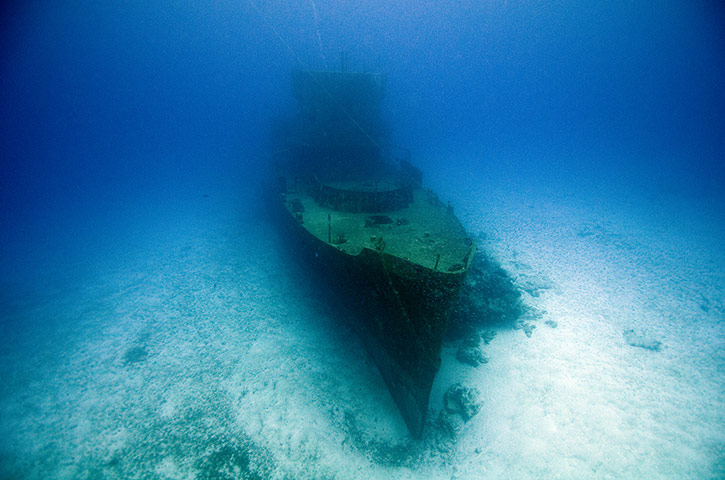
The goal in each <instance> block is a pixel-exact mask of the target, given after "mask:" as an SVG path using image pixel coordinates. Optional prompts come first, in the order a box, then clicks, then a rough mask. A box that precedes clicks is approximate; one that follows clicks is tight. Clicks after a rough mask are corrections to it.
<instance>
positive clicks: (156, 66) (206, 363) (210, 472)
mask: <svg viewBox="0 0 725 480" xmlns="http://www.w3.org/2000/svg"><path fill="white" fill-rule="evenodd" d="M595 3H596V4H592V2H575V1H561V2H534V1H510V2H474V1H469V0H457V1H447V0H446V1H427V0H425V1H421V2H415V3H414V4H411V2H403V1H398V0H395V1H388V2H382V1H380V0H373V1H370V2H351V1H346V0H343V1H336V2H329V1H325V0H316V1H315V0H308V1H301V2H297V3H292V2H289V1H281V2H256V1H255V0H241V1H238V2H214V3H213V4H211V5H202V4H199V5H197V4H195V3H194V2H153V3H152V4H150V5H149V4H146V3H145V2H73V3H68V4H66V3H62V2H50V3H47V2H46V3H45V4H42V3H37V2H10V3H7V2H6V4H4V5H3V8H2V10H1V15H2V16H1V17H0V22H2V23H1V24H0V52H1V53H2V60H1V61H0V91H2V95H0V113H2V115H0V125H1V127H0V152H1V153H0V155H1V156H0V159H2V161H1V166H0V478H340V479H343V478H345V479H346V478H446V479H448V478H460V479H468V478H502V477H509V478H554V477H557V478H722V477H723V476H725V454H724V452H725V436H724V435H723V433H722V432H723V431H725V428H723V426H724V425H725V394H724V393H723V392H725V354H723V352H724V351H725V348H724V347H725V322H724V321H725V294H724V293H723V292H725V273H724V272H725V249H724V248H723V245H725V214H723V212H725V80H724V79H725V28H724V27H725V12H724V11H723V9H722V7H720V6H719V5H718V4H717V2H706V1H705V2H678V1H663V2H657V4H649V3H648V2H624V1H622V2H595ZM341 52H347V57H348V59H349V68H351V69H354V70H364V71H376V72H382V73H384V74H385V75H386V96H385V103H384V115H385V118H386V119H387V121H388V123H389V124H390V126H391V127H392V128H391V130H392V132H393V135H394V138H393V140H394V141H395V143H397V144H400V145H403V146H405V147H407V148H409V149H410V150H411V153H412V158H413V162H414V163H415V164H417V165H418V166H419V167H420V168H421V169H422V170H423V171H424V183H426V185H427V186H430V187H433V188H434V189H435V190H436V191H437V192H438V193H439V194H440V196H441V198H443V199H445V200H450V201H452V202H453V204H454V205H455V211H456V214H457V215H458V216H459V218H460V219H461V220H462V222H463V223H464V226H465V227H466V228H467V230H468V231H469V232H470V233H471V235H473V236H476V237H478V238H479V244H480V246H481V250H482V252H485V253H486V254H487V255H489V256H490V257H491V258H494V259H495V260H496V262H498V263H499V264H500V265H501V267H502V268H503V269H504V270H505V271H506V272H507V275H508V276H510V278H511V279H512V281H513V282H514V284H515V285H517V286H518V288H520V289H521V292H522V299H523V301H524V303H525V304H526V305H527V308H529V309H530V311H533V312H537V313H536V314H535V315H533V317H530V318H528V319H524V320H525V321H526V322H529V323H530V324H532V325H534V327H535V328H534V330H533V333H532V334H531V335H530V336H527V335H525V334H524V330H523V329H520V328H513V327H511V326H508V327H506V328H500V330H498V331H497V335H496V337H495V338H494V340H492V341H491V342H490V344H488V345H486V346H485V349H486V356H487V357H488V359H489V362H488V363H487V364H485V365H482V366H479V367H475V368H474V367H471V366H467V365H464V364H461V363H460V362H457V361H456V359H455V356H456V355H455V352H456V347H455V345H453V344H451V345H447V346H446V348H445V349H444V352H443V366H442V369H441V372H440V374H439V377H438V380H437V383H436V386H435V387H434V391H433V393H432V396H431V413H430V416H431V418H435V416H436V415H437V414H438V411H439V410H440V409H441V408H443V400H442V398H443V393H444V392H445V391H446V389H447V387H448V386H449V385H451V384H452V383H457V382H463V383H465V384H467V385H470V386H474V387H476V388H477V389H478V390H479V391H480V392H481V399H482V401H483V408H482V410H481V412H480V413H479V414H478V415H477V416H476V417H474V418H473V419H472V420H471V421H470V422H468V423H467V424H466V427H465V430H464V431H463V432H461V434H460V435H459V436H458V437H457V438H455V439H448V440H446V441H443V440H440V439H439V438H433V436H432V435H431V436H430V438H426V439H424V440H423V442H421V443H420V444H416V445H411V443H410V441H409V440H408V438H407V434H406V431H405V427H404V425H403V424H402V421H401V420H400V418H399V417H398V415H397V411H396V409H395V406H394V404H393V403H392V401H391V400H390V399H389V397H388V395H387V392H386V389H385V386H384V385H383V383H382V381H381V380H380V378H379V376H378V375H377V373H376V371H375V369H374V366H373V365H372V364H371V363H370V361H369V360H368V359H367V357H366V355H365V352H364V351H363V350H362V347H361V346H360V345H358V342H357V340H356V339H355V338H354V336H351V334H350V333H349V332H347V331H345V330H344V329H343V330H341V329H340V328H339V327H338V324H339V318H337V317H339V316H340V315H342V314H344V313H341V312H340V311H339V310H337V309H336V307H334V306H333V305H331V304H330V302H329V301H327V300H329V299H328V298H327V297H326V292H320V291H319V290H316V289H315V287H314V285H313V284H312V283H310V282H308V281H307V280H306V277H305V275H306V272H305V270H304V269H302V268H301V267H300V265H298V264H297V263H296V262H294V261H292V259H291V258H290V256H289V254H288V252H287V245H285V243H284V242H283V241H282V239H281V238H280V236H279V234H278V232H276V231H275V229H274V226H273V225H271V224H270V222H269V220H268V218H267V216H266V213H265V210H264V207H263V205H261V200H260V195H259V193H260V188H259V185H260V183H261V179H262V178H263V176H264V173H265V170H266V163H265V162H266V156H265V155H266V153H267V151H268V148H269V143H268V133H269V125H270V123H271V122H273V121H274V120H275V119H277V118H279V117H281V116H285V115H288V114H289V113H290V112H292V111H293V110H294V102H293V99H292V97H291V94H290V72H291V71H292V70H293V69H294V68H296V67H302V68H309V69H322V68H333V69H334V68H337V67H338V66H339V62H340V53H341ZM532 285H534V287H532ZM629 330H634V331H635V332H636V333H637V335H640V336H641V337H642V338H646V339H653V340H656V341H659V342H661V345H662V348H660V349H659V350H658V351H655V350H648V349H646V348H639V347H636V346H633V345H630V344H628V342H627V341H626V339H627V338H628V337H626V336H624V335H623V332H626V331H629ZM529 333H531V332H530V331H529Z"/></svg>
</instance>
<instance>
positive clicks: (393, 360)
mask: <svg viewBox="0 0 725 480" xmlns="http://www.w3.org/2000/svg"><path fill="white" fill-rule="evenodd" d="M284 203H285V199H284V195H279V194H277V195H276V197H275V199H274V204H275V210H276V211H277V216H278V218H279V219H280V221H281V222H282V224H283V225H284V228H285V231H286V232H288V233H289V235H290V237H292V238H293V239H295V242H294V243H297V244H298V246H299V248H298V255H300V256H301V257H302V258H303V260H304V261H305V262H306V263H308V264H309V265H310V266H311V267H312V268H313V269H314V271H316V272H317V274H318V275H319V276H320V277H321V279H322V281H323V282H324V284H325V285H326V287H327V288H328V291H329V292H330V293H331V294H333V295H335V296H336V297H338V298H339V299H341V300H342V301H343V302H344V303H345V304H346V306H347V307H349V308H351V309H353V310H355V313H356V314H357V315H356V318H355V319H354V320H353V321H352V322H350V326H351V327H352V328H353V329H354V330H355V331H356V332H357V333H358V335H359V336H360V338H361V340H362V342H363V344H364V345H365V348H366V350H367V352H368V354H369V355H370V356H371V358H372V359H373V361H374V363H375V365H376V366H377V368H378V370H379V371H380V374H381V376H382V378H383V380H384V381H385V383H386V385H387V387H388V390H389V391H390V394H391V397H392V398H393V400H394V401H395V403H396V405H397V406H398V408H399V410H400V412H401V415H402V417H403V419H404V421H405V423H406V425H407V426H408V429H409V431H410V433H411V435H412V436H414V437H416V438H419V437H420V436H421V435H422V432H423V427H424V424H425V418H426V413H427V409H428V400H429V397H430V391H431V388H432V386H433V381H434V379H435V375H436V373H437V372H438V370H439V368H440V363H441V360H440V354H441V349H442V345H443V337H444V335H445V332H446V328H447V324H448V317H449V314H450V310H451V309H452V307H453V306H454V305H455V303H456V301H457V298H458V292H459V290H460V287H461V285H462V284H463V281H464V278H465V273H466V271H467V266H466V268H465V269H461V270H460V271H457V272H443V271H437V270H434V269H432V268H429V267H425V266H421V265H418V264H415V263H413V262H410V261H407V260H405V259H402V258H399V257H397V256H395V255H391V254H389V253H386V252H385V249H384V247H383V248H370V247H366V248H363V249H362V251H361V252H359V253H357V254H350V253H347V252H345V251H344V250H341V249H339V248H337V247H336V246H334V245H331V244H330V243H327V242H325V241H323V240H321V239H320V238H318V237H317V236H315V235H313V234H312V233H311V232H310V231H309V230H308V229H307V228H306V227H305V226H304V225H303V224H302V223H300V221H299V219H297V218H295V216H294V215H293V214H291V212H290V211H289V210H288V209H287V208H285V206H284ZM471 257H472V255H471Z"/></svg>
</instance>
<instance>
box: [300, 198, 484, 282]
mask: <svg viewBox="0 0 725 480" xmlns="http://www.w3.org/2000/svg"><path fill="white" fill-rule="evenodd" d="M412 193H413V201H412V202H411V203H410V204H409V205H408V206H407V207H404V208H400V209H395V210H393V211H387V212H386V211H382V212H375V213H369V212H359V213H358V212H343V211H337V210H333V209H331V208H326V207H323V206H320V205H318V203H317V202H315V200H314V199H313V198H312V196H311V195H309V194H307V193H299V192H298V193H292V192H290V193H287V196H286V200H287V201H286V207H287V208H288V209H289V210H290V212H292V213H293V214H297V216H298V219H299V218H300V216H301V221H302V222H303V225H304V227H305V228H306V229H307V230H308V231H309V232H310V233H311V234H312V235H314V236H315V237H317V238H318V239H319V240H320V241H322V242H325V243H328V244H330V245H333V246H335V247H336V248H338V249H340V250H341V251H343V252H345V253H347V254H349V255H357V254H359V253H360V252H362V250H363V249H364V248H365V247H367V248H370V249H374V250H375V249H380V248H381V247H382V245H384V249H385V253H387V254H390V255H394V256H396V257H399V258H402V259H405V260H408V261H410V262H413V263H415V264H418V265H421V266H424V267H427V268H430V269H434V270H438V271H442V272H458V271H460V270H463V269H465V268H466V264H467V261H468V255H469V252H470V250H471V240H470V239H469V237H468V236H467V235H466V232H465V230H464V229H463V226H461V224H460V222H459V221H458V219H457V218H456V217H455V215H453V213H452V211H451V209H450V208H449V207H447V206H446V205H443V204H442V203H441V202H440V200H438V197H437V196H436V195H435V194H433V193H432V192H430V191H427V190H423V189H420V188H415V189H413V191H412Z"/></svg>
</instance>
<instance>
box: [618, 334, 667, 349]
mask: <svg viewBox="0 0 725 480" xmlns="http://www.w3.org/2000/svg"><path fill="white" fill-rule="evenodd" d="M622 334H623V335H624V341H625V342H627V344H628V345H631V346H633V347H639V348H644V349H645V350H652V351H653V352H659V351H660V348H661V347H662V342H660V341H659V340H655V339H653V338H648V337H645V336H643V335H640V334H638V333H636V332H635V331H634V330H625V331H624V332H622Z"/></svg>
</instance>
